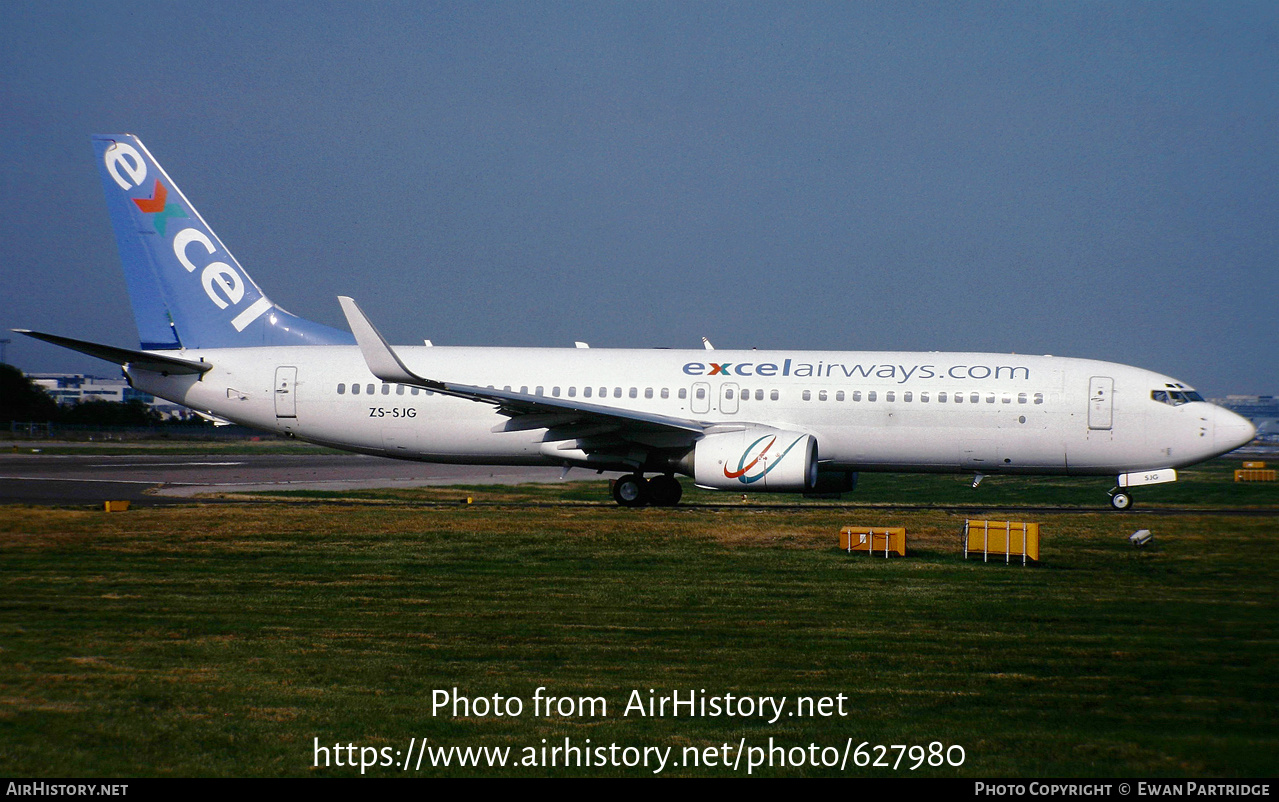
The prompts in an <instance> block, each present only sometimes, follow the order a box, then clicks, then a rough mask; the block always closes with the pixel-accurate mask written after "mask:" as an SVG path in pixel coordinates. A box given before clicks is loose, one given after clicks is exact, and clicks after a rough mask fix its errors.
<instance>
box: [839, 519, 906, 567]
mask: <svg viewBox="0 0 1279 802" xmlns="http://www.w3.org/2000/svg"><path fill="white" fill-rule="evenodd" d="M839 547H840V548H841V549H843V550H844V551H847V552H849V553H850V554H851V553H852V552H854V551H864V552H866V553H867V554H880V553H883V555H884V559H888V555H890V554H896V555H898V556H899V557H905V556H906V528H905V527H902V526H845V527H844V528H843V529H841V530H839Z"/></svg>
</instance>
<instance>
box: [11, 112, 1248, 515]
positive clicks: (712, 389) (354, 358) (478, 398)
mask: <svg viewBox="0 0 1279 802" xmlns="http://www.w3.org/2000/svg"><path fill="white" fill-rule="evenodd" d="M93 144H94V149H95V152H96V154H97V159H98V167H99V170H100V171H101V174H102V183H103V186H104V187H105V189H106V195H107V206H108V208H109V210H110V214H111V222H112V225H113V226H114V229H115V235H116V240H117V243H118V245H119V249H120V256H121V259H122V261H123V263H124V272H125V278H126V281H127V284H128V290H129V297H130V301H131V302H132V305H133V313H134V320H135V322H136V323H137V327H138V334H139V335H140V339H141V344H140V347H139V349H138V350H130V349H122V348H116V347H112V346H106V345H99V344H97V343H91V342H85V341H81V340H72V339H69V338H66V337H60V336H56V335H52V334H43V333H39V332H33V331H26V330H22V333H24V334H29V335H31V336H32V337H37V338H39V339H42V340H45V341H48V342H51V343H54V344H56V345H60V346H64V347H67V348H71V349H73V350H76V351H80V352H82V353H86V354H90V355H92V356H95V357H100V358H102V359H106V360H108V361H111V362H114V363H116V364H119V365H121V366H122V367H123V369H124V373H125V375H126V376H127V377H128V379H129V381H130V382H131V383H132V385H133V386H134V387H136V388H137V389H139V390H142V391H144V392H147V393H151V394H153V395H156V396H159V397H161V398H167V399H169V400H172V401H175V402H177V403H180V404H185V405H186V406H188V407H191V408H192V409H195V410H198V411H200V412H201V413H203V414H205V415H207V416H210V417H213V418H217V419H222V420H226V421H232V422H235V423H240V424H244V425H246V426H252V427H256V428H259V429H264V430H268V431H275V432H280V433H282V434H285V435H288V436H291V437H296V438H299V439H302V440H307V441H310V442H313V443H320V444H323V445H327V446H333V447H336V448H342V449H347V450H350V451H357V452H362V453H365V454H376V455H380V456H387V457H396V458H399V459H410V460H423V461H427V462H453V463H473V464H489V465H555V466H564V467H565V468H568V467H573V466H580V467H585V468H590V469H595V470H598V471H614V472H621V473H622V474H623V475H622V476H621V477H620V478H619V479H617V481H616V482H614V485H613V487H614V490H613V495H614V497H615V498H616V500H617V502H618V503H620V504H623V505H626V506H639V505H643V504H653V505H659V506H667V505H674V504H677V503H678V502H679V500H680V496H681V493H682V489H681V486H680V483H679V481H678V480H677V479H676V478H675V475H676V474H682V475H685V476H690V477H692V479H693V481H694V482H695V483H696V484H697V485H698V486H699V487H705V488H714V489H720V490H732V491H738V492H741V491H769V492H795V493H809V494H829V493H839V492H841V491H845V490H851V489H852V488H853V486H854V483H855V479H856V474H857V472H858V471H929V472H951V473H972V474H974V475H975V476H976V477H977V479H978V480H980V478H981V477H982V476H984V475H987V474H1055V475H1111V476H1115V477H1117V481H1116V487H1115V488H1114V489H1113V490H1112V491H1111V503H1112V505H1113V506H1114V507H1116V508H1117V509H1124V508H1127V507H1128V506H1130V505H1131V503H1132V495H1131V490H1130V488H1132V487H1135V486H1139V485H1147V484H1155V483H1160V482H1170V481H1174V480H1175V479H1176V469H1177V468H1180V467H1182V466H1186V465H1192V464H1194V463H1197V462H1201V461H1203V460H1206V459H1209V458H1210V457H1214V456H1217V455H1219V454H1223V453H1225V452H1227V451H1231V450H1232V449H1235V448H1238V447H1239V446H1241V445H1243V444H1245V443H1247V442H1249V441H1250V440H1251V439H1252V438H1253V436H1254V435H1255V429H1254V428H1253V426H1252V425H1251V424H1250V423H1249V422H1248V421H1247V420H1245V419H1244V418H1242V417H1240V416H1238V415H1235V414H1234V413H1232V412H1230V411H1228V410H1226V409H1222V408H1220V407H1217V406H1214V405H1212V404H1209V403H1207V402H1205V401H1204V400H1203V398H1201V397H1200V396H1199V394H1198V393H1196V392H1195V391H1194V389H1193V388H1191V387H1188V386H1187V385H1185V384H1183V383H1181V382H1179V381H1177V380H1176V379H1172V378H1169V377H1168V376H1162V375H1159V374H1157V373H1153V372H1151V371H1148V370H1142V369H1140V368H1134V367H1128V366H1125V365H1118V364H1113V363H1109V362H1098V361H1093V360H1088V359H1071V358H1063V357H1052V356H1021V355H1009V354H980V353H904V352H833V351H789V350H788V351H725V350H704V349H699V350H689V351H678V350H661V349H655V350H634V349H625V350H623V349H590V348H557V349H552V348H466V347H443V346H435V347H433V346H430V345H429V344H428V345H424V346H413V347H406V346H396V347H392V346H390V345H389V344H388V343H387V342H386V341H385V339H384V338H383V337H382V335H381V334H380V333H379V332H378V330H377V329H376V328H375V327H374V326H373V324H372V323H370V322H369V320H368V318H367V317H366V316H365V315H364V313H363V312H362V311H361V310H360V308H359V307H358V306H357V305H356V303H355V302H354V301H353V300H351V299H350V298H340V299H339V300H340V302H341V304H342V309H343V311H344V313H345V314H346V319H347V322H348V324H349V326H350V328H351V333H347V332H345V331H340V330H337V329H333V328H330V327H328V326H324V325H321V324H318V323H314V322H312V321H309V320H305V319H303V318H300V317H297V316H296V315H293V314H290V313H289V312H286V311H284V310H283V309H281V308H280V307H279V306H277V305H275V303H273V302H272V301H271V300H269V299H268V298H267V296H266V295H265V294H264V293H263V292H262V290H261V289H260V288H259V287H258V286H257V284H255V283H254V281H253V279H251V278H250V277H249V275H248V273H246V272H245V270H244V268H243V267H241V266H240V264H239V262H237V261H236V260H235V257H233V256H232V255H231V253H230V251H228V250H227V248H226V246H225V245H223V244H222V241H221V240H219V239H218V237H217V235H216V234H214V233H213V230H212V229H211V228H210V227H209V226H208V224H206V223H205V222H204V219H203V218H202V217H201V216H200V214H199V212H197V211H196V209H195V207H194V206H192V205H191V203H190V202H189V201H188V200H187V199H186V196H184V195H183V194H182V192H181V190H179V189H178V187H177V185H176V184H174V183H173V180H172V179H170V178H169V176H168V174H166V173H165V172H164V170H163V169H161V167H160V165H159V164H158V163H157V162H156V161H155V159H154V158H152V156H151V154H150V153H149V152H148V151H147V149H146V148H145V147H144V146H143V145H142V142H141V141H140V140H139V139H138V138H137V137H135V136H132V135H129V134H121V135H110V136H95V137H93ZM646 474H651V478H646Z"/></svg>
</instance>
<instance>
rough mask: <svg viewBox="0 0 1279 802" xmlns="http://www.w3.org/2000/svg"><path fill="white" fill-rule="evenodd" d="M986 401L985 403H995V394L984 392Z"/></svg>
mask: <svg viewBox="0 0 1279 802" xmlns="http://www.w3.org/2000/svg"><path fill="white" fill-rule="evenodd" d="M986 403H987V404H993V403H995V394H994V393H987V394H986Z"/></svg>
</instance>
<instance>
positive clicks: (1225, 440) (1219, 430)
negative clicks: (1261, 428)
mask: <svg viewBox="0 0 1279 802" xmlns="http://www.w3.org/2000/svg"><path fill="white" fill-rule="evenodd" d="M1256 436H1257V427H1256V426H1253V425H1252V421H1250V420H1248V419H1247V418H1245V417H1243V416H1242V415H1237V414H1235V413H1234V412H1231V411H1230V410H1228V409H1225V408H1224V407H1215V408H1214V410H1213V440H1214V442H1215V444H1216V446H1217V450H1218V451H1220V452H1222V453H1225V452H1227V451H1233V450H1235V449H1236V448H1239V447H1240V446H1245V445H1247V444H1248V443H1251V442H1252V440H1253V438H1254V437H1256Z"/></svg>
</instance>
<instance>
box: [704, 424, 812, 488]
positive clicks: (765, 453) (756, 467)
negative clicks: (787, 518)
mask: <svg viewBox="0 0 1279 802" xmlns="http://www.w3.org/2000/svg"><path fill="white" fill-rule="evenodd" d="M805 437H806V436H805V435H800V436H799V437H796V438H795V440H794V441H793V442H791V444H790V445H788V446H786V448H785V450H782V451H780V453H779V452H778V451H774V450H773V447H774V446H775V445H776V444H777V435H775V434H766V435H764V436H763V437H761V438H759V439H758V440H756V441H755V442H753V443H751V444H750V445H749V446H747V447H746V448H745V449H744V450H743V451H742V456H741V458H740V459H739V460H738V461H737V469H736V470H729V467H728V465H725V466H724V476H725V478H727V479H736V480H737V481H739V482H741V483H742V484H744V485H749V484H754V483H755V482H758V481H759V480H760V479H763V478H764V477H765V476H767V475H768V474H769V473H770V472H771V471H772V470H773V469H774V468H776V467H777V466H778V465H780V464H781V462H782V460H783V459H785V457H786V455H787V454H789V453H790V452H791V449H793V448H794V447H795V446H796V445H798V444H799V442H800V441H801V440H803V439H805Z"/></svg>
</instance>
